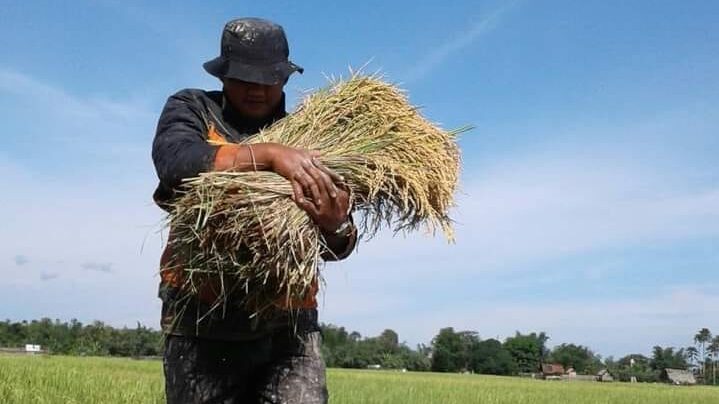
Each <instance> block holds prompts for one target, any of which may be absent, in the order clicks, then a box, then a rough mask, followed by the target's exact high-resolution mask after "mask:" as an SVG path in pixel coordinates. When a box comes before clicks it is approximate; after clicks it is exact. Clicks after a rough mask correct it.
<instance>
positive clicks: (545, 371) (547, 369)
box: [542, 363, 564, 380]
mask: <svg viewBox="0 0 719 404" xmlns="http://www.w3.org/2000/svg"><path fill="white" fill-rule="evenodd" d="M563 375H564V366H562V365H560V364H558V363H543V364H542V376H543V377H544V378H545V379H549V380H553V379H560V378H561V377H562V376H563Z"/></svg>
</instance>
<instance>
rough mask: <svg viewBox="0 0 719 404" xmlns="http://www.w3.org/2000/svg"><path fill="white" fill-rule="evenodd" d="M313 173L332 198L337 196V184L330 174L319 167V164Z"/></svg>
mask: <svg viewBox="0 0 719 404" xmlns="http://www.w3.org/2000/svg"><path fill="white" fill-rule="evenodd" d="M312 173H313V176H314V178H315V180H317V181H318V182H320V183H322V184H323V185H324V189H325V190H326V191H327V193H328V194H329V196H330V198H332V199H335V198H337V186H336V185H335V183H334V182H333V181H332V178H330V176H329V175H328V174H327V173H325V172H324V171H322V170H321V169H319V167H317V166H315V167H314V168H313V170H312Z"/></svg>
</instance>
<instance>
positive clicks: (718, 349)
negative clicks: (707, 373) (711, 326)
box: [707, 335, 719, 385]
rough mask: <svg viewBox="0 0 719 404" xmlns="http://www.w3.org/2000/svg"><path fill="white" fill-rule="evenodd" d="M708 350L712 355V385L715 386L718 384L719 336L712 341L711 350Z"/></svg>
mask: <svg viewBox="0 0 719 404" xmlns="http://www.w3.org/2000/svg"><path fill="white" fill-rule="evenodd" d="M707 350H708V351H709V353H710V354H711V355H712V384H713V385H714V384H716V382H717V355H719V335H717V336H716V337H714V339H712V341H711V344H709V348H707Z"/></svg>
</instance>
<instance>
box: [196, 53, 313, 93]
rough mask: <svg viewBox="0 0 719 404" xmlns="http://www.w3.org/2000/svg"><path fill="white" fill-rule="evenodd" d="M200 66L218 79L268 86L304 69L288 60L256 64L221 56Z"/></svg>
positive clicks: (283, 80)
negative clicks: (269, 63) (262, 64)
mask: <svg viewBox="0 0 719 404" xmlns="http://www.w3.org/2000/svg"><path fill="white" fill-rule="evenodd" d="M202 67H204V68H205V71H207V73H209V74H211V75H213V76H215V77H217V78H218V79H223V78H230V79H236V80H242V81H248V82H250V83H258V84H265V85H270V86H271V85H275V84H280V83H284V82H285V80H287V78H288V77H290V75H291V74H292V73H294V72H299V73H303V72H304V71H305V69H303V68H302V67H300V66H298V65H296V64H294V63H292V62H290V61H282V62H278V63H275V64H271V65H265V66H256V65H250V64H246V63H241V62H238V61H235V60H229V59H226V58H224V57H222V56H218V57H216V58H214V59H212V60H210V61H208V62H205V63H204V64H203V65H202Z"/></svg>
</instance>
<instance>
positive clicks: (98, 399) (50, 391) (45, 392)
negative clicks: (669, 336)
mask: <svg viewBox="0 0 719 404" xmlns="http://www.w3.org/2000/svg"><path fill="white" fill-rule="evenodd" d="M328 377H329V381H328V383H329V390H330V396H331V398H330V402H331V403H333V404H356V403H387V404H389V403H392V404H396V403H412V404H429V403H433V404H434V403H441V404H454V403H457V404H459V403H461V404H466V403H491V404H534V403H548V402H551V403H557V404H560V403H572V404H604V403H606V404H609V403H612V404H624V403H626V404H644V403H646V404H650V403H651V404H703V403H707V404H709V403H711V404H716V403H719V388H711V387H703V386H701V387H673V386H666V385H648V384H646V385H645V384H633V385H632V384H625V383H611V384H600V383H589V382H546V381H540V380H530V379H519V378H510V377H496V376H479V375H456V374H437V373H399V372H389V371H361V370H344V369H331V370H330V371H329V372H328ZM163 400H164V394H163V387H162V368H161V363H160V362H159V361H137V360H131V359H111V358H77V357H62V356H10V355H7V356H2V355H0V403H4V404H15V403H23V404H24V403H33V404H35V403H53V404H54V403H63V404H66V403H88V404H89V403H92V404H95V403H162V402H164V401H163Z"/></svg>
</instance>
